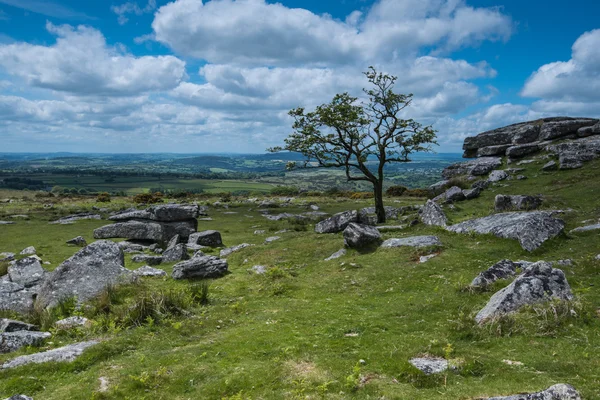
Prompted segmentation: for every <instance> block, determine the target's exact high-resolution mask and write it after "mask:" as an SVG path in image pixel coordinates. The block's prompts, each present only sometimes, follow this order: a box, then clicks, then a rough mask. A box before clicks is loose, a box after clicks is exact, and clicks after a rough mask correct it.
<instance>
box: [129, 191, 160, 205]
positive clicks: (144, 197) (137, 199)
mask: <svg viewBox="0 0 600 400" xmlns="http://www.w3.org/2000/svg"><path fill="white" fill-rule="evenodd" d="M162 201H163V199H162V193H140V194H136V195H135V196H133V202H134V203H136V204H142V203H143V204H156V203H162Z"/></svg>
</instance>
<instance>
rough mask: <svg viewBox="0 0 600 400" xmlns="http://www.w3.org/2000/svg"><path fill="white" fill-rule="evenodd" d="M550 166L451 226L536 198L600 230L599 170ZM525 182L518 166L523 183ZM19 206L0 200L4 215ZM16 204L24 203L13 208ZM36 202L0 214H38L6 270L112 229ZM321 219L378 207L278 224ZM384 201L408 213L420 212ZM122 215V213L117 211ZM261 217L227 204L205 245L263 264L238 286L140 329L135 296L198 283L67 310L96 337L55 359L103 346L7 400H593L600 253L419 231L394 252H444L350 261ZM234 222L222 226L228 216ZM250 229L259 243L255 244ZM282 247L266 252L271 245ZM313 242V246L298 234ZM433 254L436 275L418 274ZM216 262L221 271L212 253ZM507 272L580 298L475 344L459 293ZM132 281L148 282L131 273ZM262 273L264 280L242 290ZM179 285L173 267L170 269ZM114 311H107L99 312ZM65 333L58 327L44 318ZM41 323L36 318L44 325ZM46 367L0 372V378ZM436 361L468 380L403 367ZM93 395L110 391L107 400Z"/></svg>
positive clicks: (53, 257) (12, 234)
mask: <svg viewBox="0 0 600 400" xmlns="http://www.w3.org/2000/svg"><path fill="white" fill-rule="evenodd" d="M541 165H543V161H542V160H538V161H536V162H534V163H530V164H526V165H522V166H519V167H520V168H521V167H522V168H525V171H523V172H520V174H523V175H526V176H527V177H528V179H527V180H511V181H503V182H500V183H499V184H498V185H496V186H493V187H490V188H489V189H487V190H486V191H484V192H483V194H482V195H481V197H479V198H478V199H474V200H471V201H468V202H461V203H457V204H456V205H455V207H454V209H452V210H451V209H448V208H447V209H446V210H447V212H448V217H449V219H450V220H451V222H453V223H456V222H460V221H463V220H466V219H470V218H473V217H480V216H485V215H488V214H490V213H492V212H493V199H494V196H495V195H496V194H543V195H544V196H545V203H544V208H548V209H562V210H567V212H565V213H564V214H563V215H562V218H564V219H565V221H566V224H567V228H566V232H568V231H569V230H571V229H573V228H575V227H577V226H580V225H582V224H583V221H589V220H593V221H594V222H595V221H597V220H598V219H599V218H600V203H599V202H598V196H599V194H600V179H598V176H600V161H594V162H590V163H588V164H586V165H585V167H584V168H582V169H578V170H571V171H555V172H548V173H546V172H544V173H542V172H540V167H541ZM513 166H514V165H511V167H513ZM15 193H16V192H10V193H9V192H6V193H4V192H0V199H2V198H4V197H9V196H15ZM21 195H22V194H21V193H20V194H19V195H18V196H19V197H20V196H21ZM47 201H48V200H47V199H36V198H35V197H32V196H30V197H28V198H26V199H24V200H22V199H19V201H17V202H15V203H12V204H0V220H6V219H7V218H8V216H10V215H14V214H28V215H29V216H30V219H29V220H18V222H17V223H16V224H15V225H6V226H0V252H1V251H11V252H16V253H18V252H19V251H20V250H21V249H23V248H25V247H27V246H31V245H33V246H35V247H36V248H37V249H38V255H40V257H42V259H43V260H49V261H51V263H52V264H51V265H50V266H47V267H48V269H50V270H51V269H53V268H55V267H56V266H57V265H58V264H59V263H60V262H62V261H63V260H64V259H66V258H67V257H69V256H71V255H72V254H73V253H74V252H75V251H76V250H77V249H76V248H73V247H69V246H67V245H66V244H65V241H66V240H68V239H70V238H72V237H74V236H77V235H82V236H84V237H85V238H86V239H87V240H88V242H89V241H91V240H92V230H93V229H94V228H96V227H99V226H101V225H104V224H106V221H96V220H90V221H80V222H77V223H75V224H73V225H51V224H48V221H49V220H52V219H54V218H56V217H57V216H59V215H65V214H68V213H70V212H74V211H79V210H81V209H91V207H92V206H94V205H96V204H95V203H92V202H90V201H87V200H82V199H79V200H68V199H64V200H62V201H60V202H58V201H57V203H56V205H55V208H54V209H52V210H44V209H43V206H42V204H43V203H44V202H47ZM301 201H315V202H317V203H318V204H319V205H320V206H321V208H322V210H324V211H327V212H330V213H334V212H338V211H342V210H347V209H355V208H360V207H365V206H369V205H370V203H369V201H368V200H359V201H350V200H336V199H324V198H315V199H298V200H297V202H296V203H295V204H294V205H293V206H292V207H289V208H282V209H281V211H282V212H300V211H305V210H306V209H305V208H304V207H302V206H301V205H300V204H298V203H299V202H301ZM424 201H425V200H424V199H420V200H414V199H410V198H394V199H391V198H390V199H387V200H386V204H387V205H392V206H401V205H408V204H415V203H423V202H424ZM126 203H127V200H126V199H120V200H118V202H116V203H111V204H110V207H113V208H115V209H116V208H121V207H123V206H126V205H128V204H126ZM256 208H257V207H256V206H255V205H248V204H244V203H243V202H240V203H233V204H231V205H230V207H229V209H227V210H226V209H214V208H211V210H210V215H211V217H212V218H213V221H201V222H200V224H199V230H204V229H217V230H219V231H220V232H221V233H222V235H223V239H224V241H225V244H226V245H235V244H239V243H243V242H247V243H252V244H255V245H256V246H253V247H250V248H247V249H244V250H242V251H240V252H238V253H234V254H232V255H231V256H229V257H228V262H229V270H230V274H228V275H227V276H225V277H223V278H220V279H215V280H211V281H210V288H209V292H208V299H209V302H208V304H201V302H194V301H188V302H187V303H186V304H187V306H188V307H187V311H185V312H183V313H179V314H180V315H177V313H171V314H168V313H163V314H162V315H158V314H157V315H154V316H153V317H151V318H150V319H145V320H142V321H134V323H132V321H131V320H127V319H124V318H122V317H120V316H122V315H128V316H130V315H131V313H130V312H129V314H127V313H128V310H129V311H130V310H131V307H133V306H134V305H136V304H138V305H139V301H140V296H142V297H143V296H149V295H152V294H154V295H158V294H162V295H165V296H167V297H168V296H171V297H174V296H177V294H178V293H179V294H183V295H184V296H188V297H189V296H191V297H190V298H193V296H192V295H193V294H194V293H197V290H199V289H198V287H199V286H198V285H199V284H198V283H197V282H189V281H174V280H172V279H171V278H144V279H143V280H142V281H141V282H140V283H139V284H137V285H133V286H131V287H126V288H122V289H120V290H118V291H117V292H116V293H113V294H112V295H111V297H112V301H111V302H109V303H110V306H109V307H108V311H107V312H106V313H105V314H101V313H97V312H96V313H95V314H94V313H93V312H92V311H90V309H87V308H84V309H82V310H80V311H74V310H73V309H69V308H68V307H65V310H64V314H65V315H61V316H67V315H66V314H72V313H82V314H85V315H91V314H93V315H94V320H95V324H94V325H93V327H92V328H89V329H82V330H79V331H77V332H70V333H66V332H57V331H54V333H55V335H54V337H53V338H52V339H50V341H49V342H48V343H47V344H46V345H45V346H44V349H45V348H55V347H59V346H62V345H65V344H67V343H72V342H75V341H81V340H87V339H90V338H95V339H100V340H102V343H101V344H100V345H98V346H96V347H93V348H91V349H90V350H89V351H87V352H86V353H85V354H84V356H82V357H81V358H80V359H79V360H77V361H76V362H74V363H71V364H52V365H50V364H46V365H35V366H26V367H20V368H16V369H14V370H4V371H0V397H2V396H4V397H8V396H10V395H13V394H16V393H23V394H27V395H29V396H32V397H33V398H35V399H49V400H52V399H66V398H69V399H90V398H93V399H200V398H201V399H282V398H286V399H383V398H385V399H423V400H425V399H428V400H430V399H475V398H479V397H487V396H492V395H508V394H514V393H520V392H530V391H537V390H541V389H544V388H546V387H548V386H550V385H552V384H555V383H561V382H562V383H569V384H571V385H573V386H575V387H576V388H577V389H578V390H579V391H580V392H581V394H582V396H583V398H585V399H594V398H600V389H599V386H598V382H600V321H599V319H598V309H599V307H600V289H599V288H600V274H599V273H598V271H599V268H600V260H597V259H595V257H596V255H597V254H598V253H600V235H599V234H598V233H597V232H595V233H594V232H589V233H585V234H578V235H571V234H565V235H563V236H560V237H557V238H555V239H552V240H550V241H548V242H546V243H545V244H544V245H543V246H542V247H541V248H539V249H538V250H536V251H535V252H533V253H528V252H526V251H525V250H523V249H522V248H521V247H520V246H519V244H518V243H517V242H516V241H511V240H503V239H498V238H496V237H492V236H487V235H483V236H482V235H457V234H453V233H450V232H446V231H444V230H441V229H439V228H432V227H426V226H424V225H422V224H419V225H416V226H414V227H412V228H408V229H405V230H402V231H398V232H389V233H385V234H384V237H385V238H391V237H405V236H413V235H421V234H434V235H437V236H439V237H440V239H441V241H442V243H443V246H442V247H441V248H435V249H424V250H410V249H383V248H380V249H377V250H376V251H374V252H364V253H361V252H357V251H354V250H349V251H348V254H347V255H346V256H344V257H342V258H340V259H338V260H333V261H327V262H326V261H323V260H324V259H325V258H326V257H328V256H329V255H331V254H332V253H333V252H335V251H337V250H339V249H340V248H342V247H343V238H342V235H341V234H327V235H318V234H316V233H314V231H313V229H312V226H308V227H304V226H302V225H298V224H293V223H290V222H288V221H280V222H272V221H267V220H266V219H265V218H264V217H262V216H261V215H260V213H259V212H258V211H257V210H256ZM232 211H233V212H236V213H237V214H229V212H232ZM257 229H264V230H266V231H267V232H266V234H264V235H255V234H254V231H255V230H257ZM282 229H290V231H289V232H286V233H281V234H277V235H278V236H281V240H278V241H275V242H273V243H271V244H264V239H265V238H266V237H267V236H273V235H275V232H277V231H280V230H282ZM304 229H306V230H304ZM430 253H436V254H437V256H436V257H434V258H432V259H431V260H429V261H428V262H426V263H419V256H421V255H425V254H430ZM212 254H215V255H216V254H217V252H216V251H214V252H213V253H212ZM501 259H512V260H529V261H537V260H546V261H556V260H562V259H571V260H573V264H572V265H570V266H564V267H560V268H561V269H563V271H564V272H565V274H566V276H567V279H568V281H569V283H570V285H571V287H572V289H573V292H574V293H575V295H576V300H575V301H574V302H573V303H572V304H568V305H566V306H565V305H560V304H551V305H548V306H536V307H533V308H530V309H527V310H524V311H522V312H520V313H518V314H517V315H516V316H514V317H511V318H506V319H505V320H502V321H500V322H498V323H495V324H492V325H488V326H485V327H478V326H476V325H475V324H474V322H473V316H474V314H475V313H476V312H477V311H478V310H479V309H481V308H482V307H483V306H484V305H485V304H486V302H487V301H488V299H489V298H490V296H491V295H492V294H493V293H494V291H496V290H498V289H500V288H501V287H503V286H505V285H507V284H508V283H509V282H507V281H502V282H498V283H497V284H496V285H495V286H494V287H493V289H492V290H491V291H470V290H465V287H466V285H467V284H468V283H469V282H470V281H471V280H472V279H473V278H474V277H475V276H476V275H477V274H478V273H479V272H481V271H482V270H484V269H486V268H488V267H489V266H491V265H492V264H494V263H495V262H497V261H499V260H501ZM126 265H127V267H128V268H132V269H133V268H137V267H139V266H141V265H140V264H134V263H132V262H131V257H130V256H129V255H127V256H126ZM254 265H263V266H266V267H267V273H266V274H264V275H256V274H253V273H251V272H249V270H250V268H251V267H252V266H254ZM163 267H164V269H165V270H166V271H167V272H169V273H170V272H171V268H172V265H171V264H167V265H161V268H163ZM105 302H106V300H105ZM46 317H47V318H58V317H60V316H59V315H52V316H46ZM38 318H39V316H38ZM37 351H40V349H26V350H21V351H19V352H18V353H12V354H7V355H0V362H4V361H6V360H8V359H12V358H13V357H15V356H16V355H20V354H24V353H32V352H37ZM421 354H432V355H439V356H443V357H446V358H448V359H451V360H453V362H454V363H456V364H457V365H461V368H460V369H459V370H458V371H457V372H448V373H447V374H442V375H440V376H436V377H426V376H424V375H423V374H421V373H420V372H419V371H417V370H416V369H414V368H413V367H411V366H410V365H409V363H408V360H409V359H410V358H411V357H414V356H417V355H421ZM100 378H102V380H103V381H104V382H105V388H104V389H105V390H104V389H102V390H101V386H102V385H101V381H100Z"/></svg>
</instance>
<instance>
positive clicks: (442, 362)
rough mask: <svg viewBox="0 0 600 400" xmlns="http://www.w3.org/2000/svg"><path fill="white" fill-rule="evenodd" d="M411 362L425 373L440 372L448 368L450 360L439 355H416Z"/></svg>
mask: <svg viewBox="0 0 600 400" xmlns="http://www.w3.org/2000/svg"><path fill="white" fill-rule="evenodd" d="M409 363H410V364H412V366H413V367H415V368H417V369H418V370H420V371H421V372H423V373H424V374H425V375H432V374H439V373H442V372H444V371H446V370H447V369H448V360H446V359H444V358H438V357H416V358H412V359H410V361H409Z"/></svg>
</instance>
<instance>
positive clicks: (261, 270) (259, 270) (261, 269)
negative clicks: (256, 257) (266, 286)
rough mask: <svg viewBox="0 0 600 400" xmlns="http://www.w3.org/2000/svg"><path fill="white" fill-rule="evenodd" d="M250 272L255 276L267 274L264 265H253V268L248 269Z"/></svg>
mask: <svg viewBox="0 0 600 400" xmlns="http://www.w3.org/2000/svg"><path fill="white" fill-rule="evenodd" d="M250 271H251V272H253V273H255V274H256V275H262V274H264V273H265V272H267V267H265V266H264V265H255V266H254V267H252V268H250Z"/></svg>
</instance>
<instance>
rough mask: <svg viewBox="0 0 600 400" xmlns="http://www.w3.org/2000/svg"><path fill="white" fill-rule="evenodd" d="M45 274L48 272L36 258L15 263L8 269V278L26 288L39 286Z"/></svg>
mask: <svg viewBox="0 0 600 400" xmlns="http://www.w3.org/2000/svg"><path fill="white" fill-rule="evenodd" d="M45 274H46V271H44V269H43V268H42V264H40V262H39V261H38V260H37V259H36V258H34V257H26V258H23V259H21V260H17V261H13V262H12V263H11V265H10V266H9V267H8V277H9V278H10V280H11V282H15V283H18V284H19V285H23V286H25V287H32V286H35V285H37V284H39V283H40V282H41V281H42V279H44V275H45Z"/></svg>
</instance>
